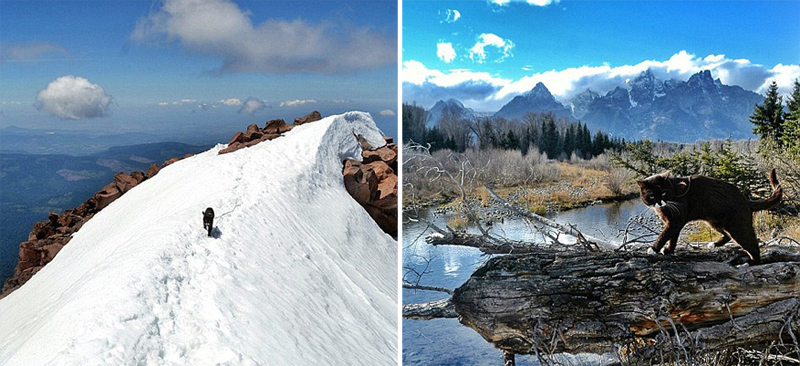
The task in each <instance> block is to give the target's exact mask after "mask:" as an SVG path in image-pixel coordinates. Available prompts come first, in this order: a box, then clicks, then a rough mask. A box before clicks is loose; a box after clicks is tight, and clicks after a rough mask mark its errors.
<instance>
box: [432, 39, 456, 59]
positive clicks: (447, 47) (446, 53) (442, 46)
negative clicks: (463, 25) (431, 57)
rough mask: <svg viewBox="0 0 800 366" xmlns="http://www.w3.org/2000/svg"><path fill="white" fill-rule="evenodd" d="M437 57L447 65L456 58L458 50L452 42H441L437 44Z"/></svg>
mask: <svg viewBox="0 0 800 366" xmlns="http://www.w3.org/2000/svg"><path fill="white" fill-rule="evenodd" d="M436 57H438V58H439V59H440V60H442V61H444V62H445V63H448V64H449V63H450V61H453V60H454V59H455V58H456V50H455V49H453V44H452V43H450V42H439V43H437V44H436Z"/></svg>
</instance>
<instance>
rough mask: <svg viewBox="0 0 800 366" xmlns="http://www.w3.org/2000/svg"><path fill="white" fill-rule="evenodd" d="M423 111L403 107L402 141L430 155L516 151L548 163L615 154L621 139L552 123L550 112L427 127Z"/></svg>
mask: <svg viewBox="0 0 800 366" xmlns="http://www.w3.org/2000/svg"><path fill="white" fill-rule="evenodd" d="M427 118H428V112H427V111H426V110H425V108H423V107H420V106H418V105H416V104H407V103H403V142H404V143H408V142H412V141H413V142H415V143H419V144H421V145H428V144H429V145H430V150H431V151H435V150H443V149H448V150H452V151H457V152H464V151H465V150H466V149H468V148H476V149H490V148H491V149H505V150H519V151H521V152H522V153H523V154H527V153H528V152H529V151H532V150H530V149H538V151H539V152H540V153H544V154H547V157H548V158H551V159H560V160H564V159H569V158H571V157H572V156H573V155H574V156H577V157H580V158H583V159H590V158H592V157H594V156H597V155H600V154H602V153H603V152H604V151H606V150H613V151H619V150H620V149H622V148H623V147H624V146H625V143H626V141H625V139H619V138H612V137H610V136H609V135H607V134H605V133H603V132H602V131H597V132H595V133H594V135H592V133H591V131H589V128H588V127H587V126H586V124H583V123H580V122H577V123H575V122H569V121H567V120H566V119H560V118H556V117H555V116H554V115H553V114H552V113H529V114H527V115H525V117H524V118H523V119H522V121H519V120H507V119H505V118H502V117H478V118H476V119H474V120H469V119H459V118H458V117H457V116H455V115H453V114H452V113H449V112H448V111H445V112H444V113H442V116H441V118H440V119H439V121H438V123H437V124H436V125H435V126H434V127H432V128H427V127H426V126H425V121H426V120H427Z"/></svg>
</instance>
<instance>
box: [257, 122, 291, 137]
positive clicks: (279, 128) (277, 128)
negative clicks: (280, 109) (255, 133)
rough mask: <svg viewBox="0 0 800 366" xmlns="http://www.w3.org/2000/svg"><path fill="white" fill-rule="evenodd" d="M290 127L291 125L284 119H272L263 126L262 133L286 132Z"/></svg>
mask: <svg viewBox="0 0 800 366" xmlns="http://www.w3.org/2000/svg"><path fill="white" fill-rule="evenodd" d="M291 129H292V126H291V125H287V124H286V121H284V120H282V119H273V120H271V121H269V122H267V125H266V126H264V130H263V131H264V133H265V134H282V133H284V132H288V131H290V130H291Z"/></svg>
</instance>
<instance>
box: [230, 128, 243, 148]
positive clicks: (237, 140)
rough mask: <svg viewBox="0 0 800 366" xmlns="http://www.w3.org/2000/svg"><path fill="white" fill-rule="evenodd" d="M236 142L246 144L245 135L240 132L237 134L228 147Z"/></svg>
mask: <svg viewBox="0 0 800 366" xmlns="http://www.w3.org/2000/svg"><path fill="white" fill-rule="evenodd" d="M234 142H244V133H242V132H241V131H239V132H237V133H236V134H234V135H233V138H232V139H231V141H229V142H228V145H230V144H232V143H234Z"/></svg>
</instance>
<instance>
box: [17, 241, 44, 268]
mask: <svg viewBox="0 0 800 366" xmlns="http://www.w3.org/2000/svg"><path fill="white" fill-rule="evenodd" d="M40 262H41V255H40V254H39V251H38V250H36V249H35V248H34V242H31V241H26V242H23V243H22V244H20V245H19V263H17V270H19V271H24V270H26V269H28V268H31V267H34V266H37V265H40Z"/></svg>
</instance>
